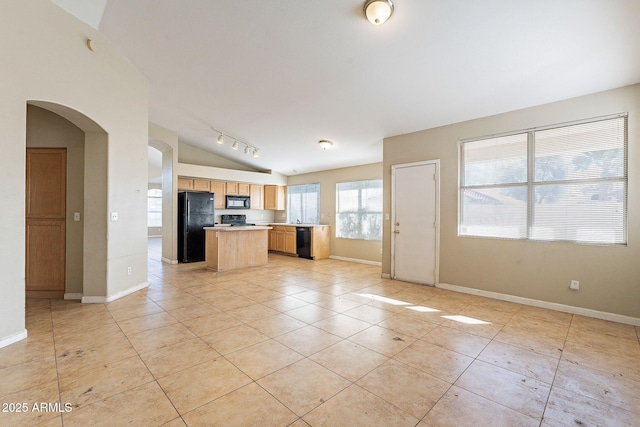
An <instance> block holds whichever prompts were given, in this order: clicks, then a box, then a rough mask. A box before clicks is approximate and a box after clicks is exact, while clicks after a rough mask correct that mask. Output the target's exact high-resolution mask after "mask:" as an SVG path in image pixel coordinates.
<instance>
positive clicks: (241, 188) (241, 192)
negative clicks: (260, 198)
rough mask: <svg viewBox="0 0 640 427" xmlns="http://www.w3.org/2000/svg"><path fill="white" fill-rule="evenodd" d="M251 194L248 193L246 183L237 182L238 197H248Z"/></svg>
mask: <svg viewBox="0 0 640 427" xmlns="http://www.w3.org/2000/svg"><path fill="white" fill-rule="evenodd" d="M250 195H251V193H250V192H249V184H247V183H246V182H239V183H238V196H250Z"/></svg>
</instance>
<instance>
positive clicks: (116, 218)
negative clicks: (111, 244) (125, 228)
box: [111, 212, 118, 222]
mask: <svg viewBox="0 0 640 427" xmlns="http://www.w3.org/2000/svg"><path fill="white" fill-rule="evenodd" d="M117 220H118V212H111V221H113V222H116V221H117Z"/></svg>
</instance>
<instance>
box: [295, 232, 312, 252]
mask: <svg viewBox="0 0 640 427" xmlns="http://www.w3.org/2000/svg"><path fill="white" fill-rule="evenodd" d="M296 253H297V254H298V256H299V257H300V258H308V259H313V258H311V227H296Z"/></svg>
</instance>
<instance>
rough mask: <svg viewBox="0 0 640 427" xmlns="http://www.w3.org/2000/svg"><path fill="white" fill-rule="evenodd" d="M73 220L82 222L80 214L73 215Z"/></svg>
mask: <svg viewBox="0 0 640 427" xmlns="http://www.w3.org/2000/svg"><path fill="white" fill-rule="evenodd" d="M73 220H74V221H80V212H74V213H73Z"/></svg>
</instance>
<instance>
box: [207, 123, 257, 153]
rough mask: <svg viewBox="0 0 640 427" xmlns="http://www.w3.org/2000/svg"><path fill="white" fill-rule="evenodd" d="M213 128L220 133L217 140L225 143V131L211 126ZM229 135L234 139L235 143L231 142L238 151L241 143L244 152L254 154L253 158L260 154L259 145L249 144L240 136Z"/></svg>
mask: <svg viewBox="0 0 640 427" xmlns="http://www.w3.org/2000/svg"><path fill="white" fill-rule="evenodd" d="M211 130H213V131H214V132H215V133H217V134H218V139H216V142H217V143H218V144H220V145H224V136H225V134H224V132H220V131H219V130H216V129H215V128H213V127H212V128H211ZM227 137H228V138H229V139H230V140H231V139H233V144H231V149H232V150H235V151H238V148H239V147H240V144H243V145H244V150H243V151H244V154H247V155H249V154H252V155H253V158H254V159H255V158H258V157H259V156H260V149H259V148H258V147H256V146H255V145H251V144H247V143H246V142H243V141H241V140H239V139H238V138H233V137H232V136H229V135H227Z"/></svg>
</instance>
